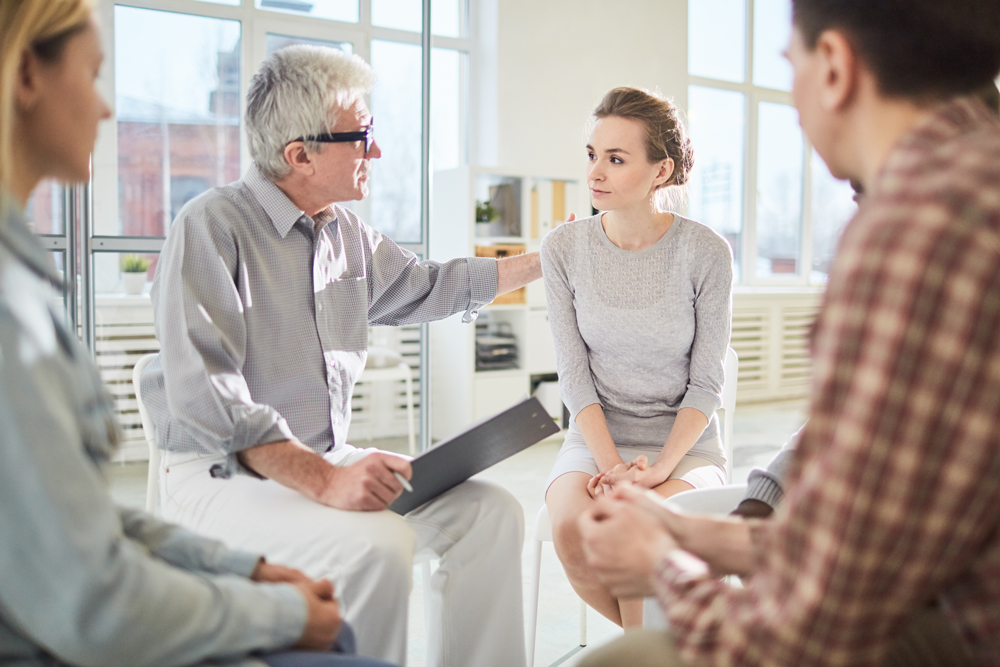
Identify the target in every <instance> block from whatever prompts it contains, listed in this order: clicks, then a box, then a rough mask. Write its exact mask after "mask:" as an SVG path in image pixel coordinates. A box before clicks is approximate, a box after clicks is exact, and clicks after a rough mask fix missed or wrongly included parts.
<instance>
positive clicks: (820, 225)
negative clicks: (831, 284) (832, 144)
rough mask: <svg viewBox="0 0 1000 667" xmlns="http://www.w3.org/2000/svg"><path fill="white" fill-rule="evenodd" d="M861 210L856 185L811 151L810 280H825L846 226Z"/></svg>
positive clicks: (817, 281)
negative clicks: (841, 178) (854, 187)
mask: <svg viewBox="0 0 1000 667" xmlns="http://www.w3.org/2000/svg"><path fill="white" fill-rule="evenodd" d="M857 212H858V205H857V204H855V203H854V189H853V188H851V185H850V183H848V182H847V181H840V180H837V179H836V178H834V177H833V175H832V174H831V173H830V170H829V169H828V168H827V166H826V163H825V162H823V158H821V157H820V156H819V153H817V152H816V151H813V154H812V255H813V258H812V270H811V271H810V273H809V280H810V282H814V283H825V282H826V280H827V276H828V275H829V273H830V265H831V264H832V263H833V257H834V254H835V253H836V250H837V243H838V242H839V241H840V234H841V232H843V231H844V226H845V225H846V224H847V223H848V222H849V221H850V220H851V218H853V217H854V215H855V214H856V213H857Z"/></svg>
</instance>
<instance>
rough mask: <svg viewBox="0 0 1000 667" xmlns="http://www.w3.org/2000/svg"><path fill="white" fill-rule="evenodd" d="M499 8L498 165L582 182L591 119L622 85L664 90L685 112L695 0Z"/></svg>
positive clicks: (510, 0)
mask: <svg viewBox="0 0 1000 667" xmlns="http://www.w3.org/2000/svg"><path fill="white" fill-rule="evenodd" d="M498 5H499V6H498V8H497V9H498V19H499V21H498V45H497V61H496V62H497V65H496V66H497V97H498V104H497V109H498V111H497V118H496V121H495V122H496V123H497V132H496V141H497V144H496V153H495V154H496V155H497V162H496V165H495V166H500V167H503V168H509V169H511V170H524V171H528V172H537V173H544V174H548V173H551V174H553V175H566V176H575V175H579V176H580V177H581V178H582V177H583V168H584V153H583V146H584V145H585V143H586V141H585V134H584V131H585V128H586V124H587V120H588V118H589V116H590V112H591V111H592V110H593V108H594V107H595V106H596V105H597V103H598V102H599V101H600V99H601V97H602V96H603V95H604V93H605V92H607V91H608V90H610V89H611V88H614V87H615V86H620V85H632V86H640V87H643V88H650V89H655V88H659V89H660V90H661V91H662V92H663V94H664V95H666V96H667V97H672V98H674V101H675V102H676V103H677V104H678V106H680V107H681V108H682V109H686V107H687V0H499V3H498ZM480 136H481V135H480ZM491 152H492V151H490V150H484V151H482V152H481V153H480V155H489V154H490V153H491ZM491 166H493V165H491Z"/></svg>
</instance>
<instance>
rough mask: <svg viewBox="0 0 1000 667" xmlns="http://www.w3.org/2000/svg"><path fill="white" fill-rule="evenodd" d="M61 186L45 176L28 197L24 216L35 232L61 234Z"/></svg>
mask: <svg viewBox="0 0 1000 667" xmlns="http://www.w3.org/2000/svg"><path fill="white" fill-rule="evenodd" d="M62 208H63V206H62V186H60V185H59V183H57V182H56V181H54V180H52V179H49V178H46V179H45V180H43V181H42V182H41V183H39V184H38V185H37V186H36V187H35V189H34V190H32V192H31V195H30V196H29V197H28V204H27V206H25V207H24V216H25V218H27V220H28V224H29V225H31V229H32V230H33V231H34V232H35V233H36V234H62V233H63V219H62Z"/></svg>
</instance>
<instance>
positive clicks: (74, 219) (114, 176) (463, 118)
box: [45, 0, 483, 449]
mask: <svg viewBox="0 0 1000 667" xmlns="http://www.w3.org/2000/svg"><path fill="white" fill-rule="evenodd" d="M418 1H419V0H418ZM371 2H372V0H358V3H359V20H358V22H357V23H349V22H343V21H336V20H331V19H325V18H319V17H314V16H307V15H295V14H290V13H286V12H280V11H273V10H268V9H263V8H258V7H257V6H256V2H255V0H241V2H240V4H239V5H235V6H233V5H222V4H215V3H212V2H204V1H201V0H117V1H116V0H98V2H97V3H96V7H95V9H94V12H95V15H96V17H97V19H98V22H99V24H100V25H101V27H102V30H101V35H102V46H103V48H104V54H105V59H104V64H103V67H102V70H101V75H100V78H99V79H98V82H97V87H98V90H99V91H100V92H101V94H102V95H103V97H104V99H105V100H106V101H107V102H108V103H109V104H110V105H111V106H112V107H114V102H115V58H116V55H117V54H116V53H115V20H114V19H115V7H116V6H118V5H121V6H125V7H133V8H137V9H147V10H156V11H166V12H175V13H181V14H189V15H193V16H199V17H206V18H214V19H224V20H231V21H238V22H239V25H240V116H239V118H240V132H239V137H240V139H239V148H240V165H239V170H240V175H242V174H244V173H245V172H246V170H247V169H248V168H249V166H250V162H251V161H250V155H249V151H248V149H247V141H246V131H245V127H246V126H245V120H246V119H245V115H246V108H245V99H246V91H247V90H248V88H249V84H250V79H251V78H252V76H253V74H254V72H256V70H257V68H258V67H259V65H260V63H261V62H262V61H263V60H264V58H265V57H266V48H267V44H266V39H267V38H266V36H267V34H268V33H278V34H283V35H289V36H297V37H305V38H312V39H322V40H328V41H340V42H350V43H351V44H352V45H353V52H354V53H356V54H357V55H359V56H361V57H362V58H364V59H365V61H366V62H370V61H371V42H372V40H375V39H378V40H385V41H390V42H400V43H405V44H412V45H416V46H421V47H423V46H425V45H426V46H429V47H430V48H443V49H452V50H455V51H458V52H459V53H461V54H464V55H465V57H464V58H461V63H462V65H461V67H460V71H459V82H458V85H459V99H460V111H459V113H460V116H459V117H460V125H459V161H460V163H462V164H465V163H467V162H468V159H469V154H470V148H469V143H470V141H469V137H470V127H471V126H472V125H474V123H473V122H472V121H471V120H470V113H471V112H472V104H471V102H470V91H471V90H473V89H474V87H475V81H474V79H473V76H472V72H476V71H479V69H478V68H479V63H480V62H481V61H482V60H483V55H482V54H483V51H482V50H481V47H480V46H479V40H478V39H476V36H477V33H478V29H479V21H480V10H479V7H478V0H465V1H464V2H461V3H460V12H461V13H462V14H461V16H460V25H461V26H462V30H463V36H462V37H457V38H456V37H445V36H437V35H431V36H430V39H426V38H425V34H424V33H423V32H410V31H405V30H397V29H393V28H384V27H380V26H375V25H372V23H371ZM421 4H422V8H429V7H430V0H423V1H422V3H421ZM427 26H429V23H428V22H427V20H425V22H424V27H425V29H427ZM425 76H426V77H427V80H429V77H430V75H429V73H425ZM375 113H376V114H377V113H378V112H377V110H375ZM427 122H429V121H426V119H425V121H424V122H423V123H422V127H423V128H424V129H423V130H422V134H423V136H422V142H424V144H427V142H429V130H427V129H426V128H427V127H428V125H427ZM427 145H429V144H427ZM429 155H430V154H429V152H425V154H424V160H423V161H424V162H425V164H424V167H423V170H424V172H425V177H424V181H425V182H424V183H423V189H424V194H423V199H424V200H425V201H424V203H423V205H422V206H421V222H420V240H419V241H417V242H400V243H399V244H398V245H399V246H400V247H402V248H404V249H406V250H410V251H411V252H413V253H414V254H416V255H417V256H418V257H420V258H426V257H427V256H428V247H429V237H430V228H429V227H430V215H429V210H430V205H429V200H428V198H429V193H430V192H431V190H432V185H431V182H430V179H431V178H432V175H431V174H430V172H429V171H428V169H427V164H426V162H427V160H429ZM118 181H119V179H118V145H117V115H115V116H114V117H113V118H112V119H111V120H110V121H109V122H108V123H105V124H103V125H102V127H101V130H100V132H99V136H98V140H97V144H96V146H95V149H94V154H93V159H92V170H91V181H90V183H89V184H87V185H81V186H70V187H67V188H66V189H65V193H64V201H66V202H73V205H72V206H66V207H65V208H64V212H63V218H64V219H63V223H64V227H63V229H64V233H63V234H62V235H53V236H52V237H51V238H46V239H45V242H46V246H47V247H48V248H49V249H50V250H64V249H65V251H66V255H65V257H66V258H67V275H76V271H72V273H71V266H72V264H73V262H72V261H71V259H70V258H75V256H76V255H75V252H73V251H71V250H69V249H71V248H78V249H79V250H78V251H79V252H80V257H81V259H82V261H81V262H80V266H79V275H80V283H81V284H80V290H79V307H77V302H76V299H77V295H76V294H75V293H73V294H67V295H66V297H67V298H66V309H67V314H68V315H69V316H70V317H69V321H70V322H71V323H72V325H73V326H79V330H80V332H81V337H82V339H83V341H84V343H85V344H86V346H87V347H88V348H89V350H90V352H91V354H92V355H94V356H95V358H96V349H97V341H96V340H95V338H96V327H95V317H96V313H95V306H96V296H97V295H96V293H95V280H94V273H95V258H96V253H101V252H103V253H126V252H134V253H159V252H160V251H161V250H162V248H163V244H164V242H165V237H151V236H145V237H144V236H124V235H95V234H94V229H95V224H94V222H95V220H118V216H119V210H118V207H119V193H118ZM352 208H353V209H354V210H355V211H356V212H357V213H358V214H359V215H360V216H361V218H362V219H365V220H369V219H370V212H371V206H370V200H369V199H365V200H363V201H361V202H357V203H356V204H354V205H353V206H352ZM77 230H78V233H75V232H76V231H77ZM68 284H72V283H68ZM70 292H75V291H74V290H70ZM428 337H429V328H428V326H427V325H426V324H424V325H422V326H421V353H420V368H421V373H420V380H419V384H420V395H421V396H422V397H423V396H429V395H430V385H429V369H430V363H429V359H428V350H429V340H428ZM430 432H431V429H430V424H429V410H428V405H427V401H426V400H421V405H420V439H421V449H424V448H426V447H428V446H429V444H430V440H429V433H430Z"/></svg>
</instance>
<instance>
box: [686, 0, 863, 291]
mask: <svg viewBox="0 0 1000 667" xmlns="http://www.w3.org/2000/svg"><path fill="white" fill-rule="evenodd" d="M751 7H752V16H751V15H749V14H750V13H751V12H750V11H749V8H751ZM790 26H791V3H790V0H753V1H752V2H748V0H689V2H688V74H689V81H690V86H689V89H688V116H689V123H690V127H691V138H692V141H693V142H694V146H695V155H696V159H695V167H694V170H693V172H692V174H691V181H690V207H691V208H690V210H691V215H692V216H693V217H694V218H695V219H696V220H699V221H702V222H704V223H705V224H707V225H709V226H710V227H712V229H714V230H716V231H717V232H719V233H720V234H722V235H723V236H724V237H725V238H726V240H728V241H729V244H730V246H732V249H733V255H734V258H735V262H736V276H737V280H738V281H739V282H741V283H743V284H786V285H787V284H801V285H805V284H808V283H812V284H822V283H825V282H826V278H827V273H828V271H829V266H830V261H831V259H832V257H833V253H834V251H835V249H836V244H837V241H838V239H839V237H840V232H841V231H842V230H843V227H844V225H845V224H846V223H847V221H848V220H849V219H850V218H851V216H852V215H853V214H854V212H855V211H856V210H857V207H856V205H855V204H854V202H853V201H852V191H851V188H850V186H849V185H848V184H847V183H844V182H842V181H837V180H836V179H834V178H833V177H832V176H831V175H830V172H829V170H827V168H826V165H825V164H824V163H823V161H822V160H821V159H819V157H818V156H817V155H816V154H815V152H814V151H812V150H811V148H807V143H806V141H805V138H804V136H803V134H802V130H801V129H800V127H799V124H798V115H797V113H796V112H795V109H794V108H793V107H792V105H791V82H792V71H791V66H790V65H789V64H788V62H787V61H786V60H785V58H784V56H783V51H784V50H785V48H786V46H787V44H788V39H789V34H790V29H791V28H790Z"/></svg>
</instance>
